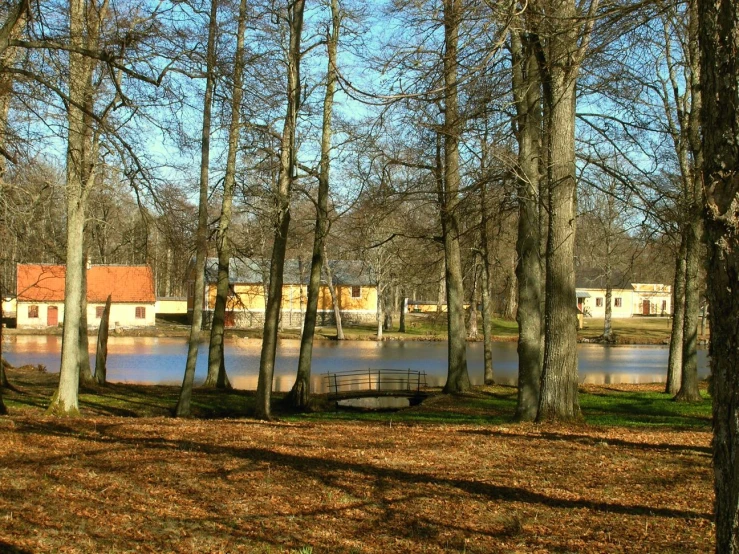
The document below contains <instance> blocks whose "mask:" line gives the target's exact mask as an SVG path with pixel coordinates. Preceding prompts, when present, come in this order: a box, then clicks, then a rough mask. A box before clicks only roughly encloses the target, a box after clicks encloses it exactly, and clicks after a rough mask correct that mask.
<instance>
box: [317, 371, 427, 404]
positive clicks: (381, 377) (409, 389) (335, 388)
mask: <svg viewBox="0 0 739 554" xmlns="http://www.w3.org/2000/svg"><path fill="white" fill-rule="evenodd" d="M323 379H324V384H325V385H326V388H325V390H327V391H328V397H329V398H331V399H333V400H346V399H351V398H372V397H402V398H409V399H411V403H412V404H414V403H416V402H420V401H422V400H423V399H424V398H426V397H427V396H428V392H427V391H426V386H427V385H426V372H425V371H417V370H412V369H366V370H361V369H360V370H349V371H336V372H328V373H324V374H323ZM414 401H415V402H414Z"/></svg>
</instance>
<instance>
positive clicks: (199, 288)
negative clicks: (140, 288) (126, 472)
mask: <svg viewBox="0 0 739 554" xmlns="http://www.w3.org/2000/svg"><path fill="white" fill-rule="evenodd" d="M217 16H218V0H211V3H210V16H209V19H208V46H207V51H206V60H205V63H206V72H205V96H204V98H203V124H202V132H201V137H200V186H199V199H198V227H197V231H196V236H195V262H194V264H193V268H192V271H193V273H194V275H195V279H194V280H195V284H194V295H193V296H194V302H193V309H192V321H191V322H190V337H189V339H188V343H187V361H186V363H185V375H184V377H183V378H182V387H181V388H180V396H179V399H178V401H177V406H176V407H175V415H176V416H177V417H189V416H190V414H191V413H192V408H191V405H190V400H191V399H192V387H193V382H194V380H195V366H196V364H197V359H198V346H199V344H198V343H199V341H200V329H201V327H202V326H203V297H204V296H205V261H206V256H207V254H208V170H209V167H210V133H211V112H212V109H213V89H214V87H215V69H216V33H217V30H218V22H217Z"/></svg>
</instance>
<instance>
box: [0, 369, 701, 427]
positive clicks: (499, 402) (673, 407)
mask: <svg viewBox="0 0 739 554" xmlns="http://www.w3.org/2000/svg"><path fill="white" fill-rule="evenodd" d="M8 377H9V379H10V381H11V383H12V384H13V385H14V386H15V387H16V388H17V390H6V391H4V392H3V399H4V401H5V404H6V405H7V407H8V408H9V409H10V410H11V413H12V412H16V413H17V412H24V411H25V412H36V413H39V412H43V411H44V410H45V409H46V407H47V406H48V404H49V399H50V398H51V396H52V394H53V392H54V390H55V388H56V385H57V379H58V377H57V376H56V375H54V374H45V373H38V372H27V371H19V370H9V373H8ZM704 388H705V387H704ZM659 389H660V387H657V386H639V385H636V386H633V387H629V386H609V385H585V386H583V388H582V389H581V391H580V395H579V401H580V407H581V410H582V415H583V421H584V422H585V423H587V424H591V425H614V426H663V427H677V428H703V429H708V428H710V425H711V399H710V398H709V397H708V395H707V394H706V392H705V390H704V391H703V393H702V394H703V398H704V401H703V402H700V403H695V404H687V403H681V402H675V401H674V400H672V398H671V397H670V396H669V395H667V394H664V393H662V392H657V391H658V390H659ZM516 395H517V390H516V388H515V387H512V386H499V385H498V386H489V387H478V388H476V389H474V390H473V391H472V392H470V393H468V394H464V395H457V396H451V395H443V394H440V392H439V391H438V389H436V390H433V391H431V395H430V396H429V398H427V399H426V400H425V401H424V402H422V403H421V404H419V405H418V406H414V407H411V408H408V409H405V410H399V411H393V412H387V411H385V412H380V411H378V412H373V411H356V410H352V411H349V410H338V409H337V408H336V406H335V403H334V402H332V401H330V400H329V399H328V398H326V397H325V396H320V395H319V396H315V397H314V405H313V410H312V411H310V412H308V413H294V412H291V411H289V410H286V409H284V407H283V405H282V404H281V400H282V399H283V397H284V393H275V394H274V395H273V412H274V414H275V416H276V417H278V418H282V419H287V420H290V421H321V420H327V421H331V420H334V421H336V420H340V421H374V422H387V423H388V425H391V424H393V423H408V424H417V423H434V424H441V425H454V424H472V425H501V424H507V423H510V422H512V420H513V414H514V412H515V408H516ZM178 396H179V387H176V386H163V385H127V384H110V385H108V386H106V387H93V388H83V389H82V390H81V391H80V409H81V410H82V413H83V414H84V415H111V416H122V417H168V416H171V415H172V410H173V408H174V406H175V405H176V403H177V399H178ZM192 406H193V416H194V417H197V418H201V419H213V418H249V417H252V415H253V413H254V391H242V390H234V391H216V390H212V389H202V388H197V387H196V388H195V389H194V391H193V397H192Z"/></svg>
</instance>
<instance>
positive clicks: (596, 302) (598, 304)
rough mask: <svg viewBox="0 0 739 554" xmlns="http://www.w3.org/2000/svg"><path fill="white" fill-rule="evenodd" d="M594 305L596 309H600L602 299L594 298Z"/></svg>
mask: <svg viewBox="0 0 739 554" xmlns="http://www.w3.org/2000/svg"><path fill="white" fill-rule="evenodd" d="M595 305H596V306H597V307H598V308H601V307H602V306H603V298H602V297H601V298H596V299H595Z"/></svg>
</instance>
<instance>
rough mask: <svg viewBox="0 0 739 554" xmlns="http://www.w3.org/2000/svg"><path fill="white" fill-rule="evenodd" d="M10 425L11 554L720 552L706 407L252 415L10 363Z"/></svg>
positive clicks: (509, 397) (608, 398)
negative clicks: (55, 397)
mask: <svg viewBox="0 0 739 554" xmlns="http://www.w3.org/2000/svg"><path fill="white" fill-rule="evenodd" d="M8 376H9V379H10V381H11V383H12V384H13V385H15V387H16V388H17V389H18V390H16V391H10V390H6V391H4V398H5V401H6V404H7V405H8V407H9V410H10V412H11V414H10V416H7V417H2V418H0V441H2V442H1V444H3V445H4V448H3V450H2V453H1V454H0V552H29V553H30V552H33V553H41V552H69V553H72V552H85V553H87V552H90V553H92V552H183V553H185V552H187V553H191V552H258V553H268V552H269V553H282V552H284V553H300V554H307V553H309V552H312V553H314V554H317V553H324V552H330V553H388V552H468V553H473V552H475V553H488V552H492V553H513V552H520V553H529V552H541V553H544V552H562V553H564V552H593V553H596V552H597V553H601V552H649V553H657V552H665V553H666V552H681V553H682V552H708V551H711V550H713V544H714V543H713V529H712V524H711V510H712V502H713V493H712V486H713V485H712V472H711V457H710V439H711V433H710V430H711V429H710V417H711V416H710V400H708V399H706V401H705V402H703V403H701V404H697V405H682V404H676V403H674V402H672V401H671V400H670V399H669V398H668V397H667V396H666V395H664V394H663V393H661V392H660V390H661V386H659V385H638V386H613V385H603V386H600V385H599V386H595V385H587V386H585V387H583V388H582V389H581V395H580V402H581V406H582V410H583V415H584V421H583V422H582V423H578V424H573V425H567V426H565V425H554V424H545V425H533V424H518V423H513V422H512V420H511V416H512V413H513V408H514V406H515V395H516V391H515V389H514V388H512V387H501V386H492V387H484V388H479V389H476V390H475V391H474V392H473V393H471V394H468V395H463V396H455V397H448V396H444V395H440V394H439V395H432V396H431V397H430V398H429V399H428V400H426V401H425V402H424V403H422V404H421V405H419V406H417V407H415V408H411V409H408V410H403V411H400V412H394V413H390V412H385V413H370V414H365V413H356V412H335V411H333V410H332V409H331V408H330V406H329V404H328V402H323V403H321V402H319V403H318V408H319V411H315V412H313V413H310V414H305V415H301V414H290V413H286V412H281V413H279V416H280V418H279V420H278V421H275V422H260V421H255V420H253V419H249V417H248V416H249V415H250V413H251V411H252V406H253V393H251V392H248V391H234V392H230V393H218V392H212V391H203V390H196V391H195V394H194V403H195V406H196V409H197V412H198V414H197V415H198V416H199V417H198V418H197V419H188V420H176V419H173V418H171V417H168V410H169V409H171V407H172V406H173V405H174V402H175V400H176V397H177V392H178V391H177V388H176V387H163V386H157V387H147V386H133V385H111V386H108V387H105V388H102V389H91V390H85V391H83V393H82V395H81V409H82V412H83V417H80V418H73V419H55V418H49V417H46V416H44V415H43V408H44V407H45V405H46V404H47V403H48V398H49V396H50V395H51V393H52V391H53V389H54V386H55V378H56V376H55V375H48V374H44V373H38V372H34V371H30V370H28V369H26V370H20V369H12V370H9V371H8Z"/></svg>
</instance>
